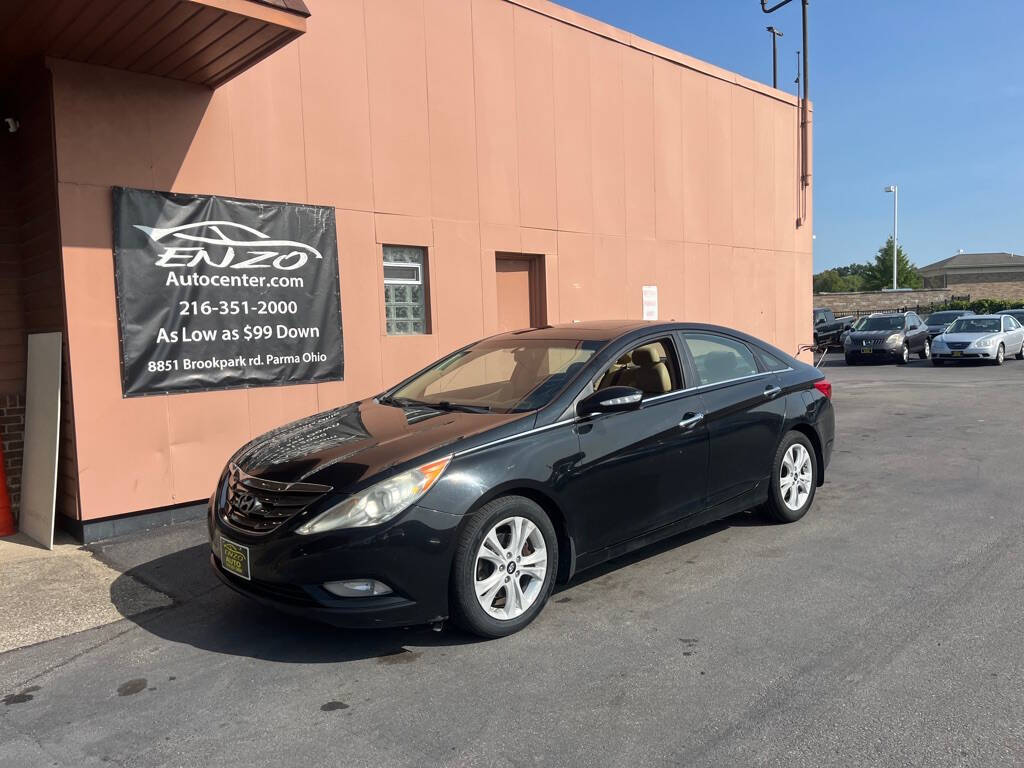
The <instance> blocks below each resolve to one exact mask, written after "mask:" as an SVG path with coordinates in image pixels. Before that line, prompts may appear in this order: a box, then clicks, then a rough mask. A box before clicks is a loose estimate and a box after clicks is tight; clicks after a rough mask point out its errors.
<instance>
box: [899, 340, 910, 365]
mask: <svg viewBox="0 0 1024 768" xmlns="http://www.w3.org/2000/svg"><path fill="white" fill-rule="evenodd" d="M900 354H901V355H902V356H903V362H904V363H909V362H910V347H908V346H907V345H906V344H904V345H903V350H902V352H901V353H900Z"/></svg>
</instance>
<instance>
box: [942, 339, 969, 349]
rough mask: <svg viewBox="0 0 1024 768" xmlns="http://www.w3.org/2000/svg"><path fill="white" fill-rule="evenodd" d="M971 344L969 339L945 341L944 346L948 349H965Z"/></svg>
mask: <svg viewBox="0 0 1024 768" xmlns="http://www.w3.org/2000/svg"><path fill="white" fill-rule="evenodd" d="M970 345H971V342H969V341H947V342H946V346H947V347H949V348H950V349H967V347H969V346H970Z"/></svg>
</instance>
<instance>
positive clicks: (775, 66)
mask: <svg viewBox="0 0 1024 768" xmlns="http://www.w3.org/2000/svg"><path fill="white" fill-rule="evenodd" d="M765 29H767V30H768V31H769V32H770V33H771V35H772V88H778V87H779V38H780V37H782V32H780V31H779V30H777V29H776V28H775V27H765Z"/></svg>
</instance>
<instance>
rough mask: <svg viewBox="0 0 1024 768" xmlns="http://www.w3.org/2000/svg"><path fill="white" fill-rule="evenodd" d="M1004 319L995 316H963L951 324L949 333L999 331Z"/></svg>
mask: <svg viewBox="0 0 1024 768" xmlns="http://www.w3.org/2000/svg"><path fill="white" fill-rule="evenodd" d="M1001 323H1002V321H1001V320H998V319H997V318H994V317H961V318H960V319H959V320H957V321H956V322H955V323H953V324H952V325H951V326H949V331H948V332H949V333H998V332H999V331H1001V330H1002V328H1001V327H1000V326H1001Z"/></svg>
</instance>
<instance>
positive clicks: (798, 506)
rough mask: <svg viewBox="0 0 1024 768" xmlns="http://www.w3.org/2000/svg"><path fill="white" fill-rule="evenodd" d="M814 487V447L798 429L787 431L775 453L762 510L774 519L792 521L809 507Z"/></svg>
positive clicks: (815, 476) (815, 474)
mask: <svg viewBox="0 0 1024 768" xmlns="http://www.w3.org/2000/svg"><path fill="white" fill-rule="evenodd" d="M817 487H818V461H817V458H816V457H815V454H814V446H812V445H811V441H810V440H809V439H808V438H807V435H805V434H803V433H802V432H797V431H795V430H794V431H792V432H787V433H786V435H785V437H783V438H782V442H781V443H779V448H778V450H777V451H776V452H775V461H774V462H773V463H772V477H771V487H770V488H769V489H768V501H767V502H766V504H765V511H766V512H767V513H768V514H769V515H770V516H771V517H772V518H773V519H774V520H776V521H777V522H780V523H793V522H796V521H797V520H799V519H800V518H801V517H803V516H804V515H805V514H807V510H808V509H810V508H811V504H812V503H813V502H814V491H815V489H816V488H817Z"/></svg>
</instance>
